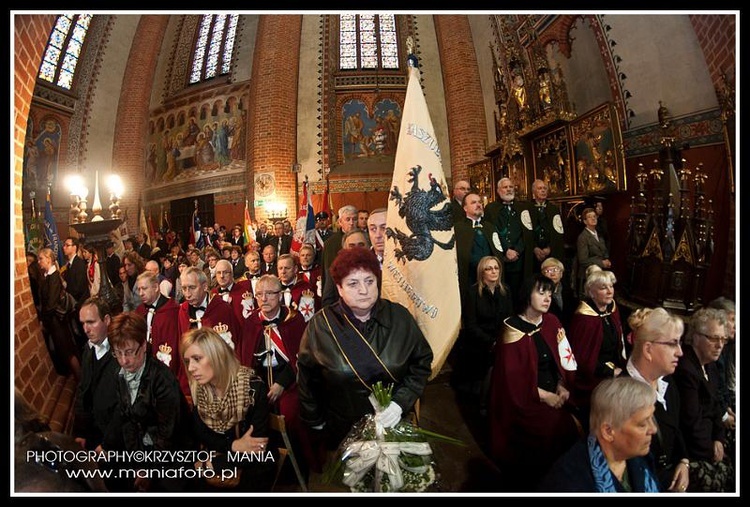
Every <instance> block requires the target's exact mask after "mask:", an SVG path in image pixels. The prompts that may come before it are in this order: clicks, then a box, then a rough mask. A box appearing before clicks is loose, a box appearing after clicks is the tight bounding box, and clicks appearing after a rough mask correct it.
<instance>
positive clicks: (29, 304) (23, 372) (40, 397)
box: [12, 15, 72, 430]
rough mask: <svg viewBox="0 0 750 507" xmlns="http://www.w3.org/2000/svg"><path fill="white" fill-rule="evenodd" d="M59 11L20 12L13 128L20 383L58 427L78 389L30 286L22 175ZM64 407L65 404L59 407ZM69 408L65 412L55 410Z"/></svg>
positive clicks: (23, 392)
mask: <svg viewBox="0 0 750 507" xmlns="http://www.w3.org/2000/svg"><path fill="white" fill-rule="evenodd" d="M55 20H56V16H39V15H34V16H28V15H16V16H14V22H15V27H14V28H15V33H14V41H15V45H14V65H15V75H14V82H13V99H14V101H13V102H14V115H15V125H14V131H13V143H14V144H13V161H14V162H13V183H14V194H13V215H14V216H13V219H14V226H13V230H14V236H13V243H12V244H13V263H14V270H13V284H14V301H13V303H14V305H13V307H14V309H15V312H14V316H13V325H14V350H15V357H14V365H15V372H14V373H15V377H14V383H15V387H16V388H17V389H18V391H19V392H20V394H21V396H22V397H23V399H24V400H25V401H26V402H28V403H29V404H31V406H32V407H33V408H34V409H36V410H37V411H38V412H39V413H40V414H41V415H42V417H43V418H45V419H46V420H50V424H51V425H52V429H54V430H62V429H63V426H64V425H65V421H67V420H68V416H67V413H66V412H67V410H68V409H69V407H70V406H71V400H72V392H71V390H70V389H69V388H67V389H66V380H65V379H63V378H62V377H60V376H59V375H57V373H56V372H55V370H54V368H53V366H52V361H51V359H50V357H49V354H48V352H47V349H46V346H45V344H44V339H43V337H42V330H41V324H40V323H39V321H38V320H37V318H36V310H35V309H34V301H33V298H32V296H31V291H30V289H29V277H28V273H27V270H26V255H25V252H24V247H23V245H24V239H23V212H22V200H21V188H22V185H21V183H22V182H21V178H22V174H23V146H24V142H25V136H26V123H27V118H28V116H29V110H30V107H31V97H32V94H33V91H34V85H35V83H36V75H37V72H38V70H39V63H40V62H41V59H42V52H43V51H44V48H45V45H46V44H47V39H48V37H49V33H50V32H51V31H52V27H53V25H54V23H55ZM58 407H62V408H58ZM59 412H63V413H62V414H60V415H59V417H54V420H51V419H53V413H59Z"/></svg>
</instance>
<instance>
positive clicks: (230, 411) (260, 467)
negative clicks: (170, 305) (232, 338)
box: [180, 327, 274, 491]
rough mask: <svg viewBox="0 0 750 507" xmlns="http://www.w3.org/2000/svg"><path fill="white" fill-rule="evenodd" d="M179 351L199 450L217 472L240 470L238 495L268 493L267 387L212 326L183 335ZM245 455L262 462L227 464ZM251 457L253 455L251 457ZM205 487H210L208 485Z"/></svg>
mask: <svg viewBox="0 0 750 507" xmlns="http://www.w3.org/2000/svg"><path fill="white" fill-rule="evenodd" d="M180 351H181V353H182V357H183V360H184V361H185V370H186V371H187V374H188V380H189V382H190V393H191V396H192V398H193V405H194V408H193V432H194V434H195V436H196V438H197V439H198V442H199V443H200V444H201V446H202V447H203V448H204V449H206V450H209V451H215V452H216V458H215V459H214V460H213V462H212V464H211V465H212V466H213V468H214V469H215V470H218V469H221V468H227V467H231V466H239V467H241V468H242V473H241V480H240V484H239V485H238V486H237V488H236V489H237V491H268V490H269V489H270V486H271V481H272V479H273V471H274V467H273V459H265V457H266V456H267V453H268V452H269V449H268V431H269V427H268V414H269V405H268V387H267V386H266V384H265V382H263V380H261V378H260V377H258V376H257V375H256V374H255V372H254V371H253V370H252V369H251V368H248V367H247V366H242V365H241V364H240V362H239V360H238V359H237V356H236V355H235V353H234V351H233V350H232V349H231V348H229V346H228V345H227V344H226V342H225V341H224V340H223V339H222V338H221V336H220V335H219V334H218V333H217V332H216V331H214V330H213V329H212V328H210V327H201V328H197V329H191V330H190V331H188V332H187V333H185V334H184V335H183V336H182V340H181V343H180ZM229 451H232V452H233V453H248V454H247V456H262V457H263V458H264V459H248V460H243V461H242V462H240V463H237V464H234V463H231V464H230V463H228V462H227V453H228V452H229ZM250 453H255V454H250ZM206 488H207V489H210V487H209V486H208V485H206Z"/></svg>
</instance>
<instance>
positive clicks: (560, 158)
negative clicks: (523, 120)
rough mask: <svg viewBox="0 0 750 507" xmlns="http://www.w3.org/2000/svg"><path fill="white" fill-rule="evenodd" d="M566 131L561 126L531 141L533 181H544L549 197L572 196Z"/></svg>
mask: <svg viewBox="0 0 750 507" xmlns="http://www.w3.org/2000/svg"><path fill="white" fill-rule="evenodd" d="M570 144H571V143H570V137H569V134H568V129H567V128H566V127H565V126H563V127H559V128H556V129H554V130H551V131H549V132H546V133H544V134H542V135H540V136H538V137H536V138H534V139H533V140H532V141H531V150H532V160H533V168H534V179H535V180H537V179H538V180H544V181H545V182H546V183H547V187H548V188H549V197H551V198H552V197H563V196H571V195H573V192H574V188H573V180H572V170H571V167H572V150H571V149H570Z"/></svg>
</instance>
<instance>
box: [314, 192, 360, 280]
mask: <svg viewBox="0 0 750 507" xmlns="http://www.w3.org/2000/svg"><path fill="white" fill-rule="evenodd" d="M356 226H357V208H356V207H355V206H352V205H351V204H347V205H345V206H342V207H341V208H340V209H339V230H338V231H336V232H334V233H333V234H331V235H330V236H329V237H328V239H327V240H326V242H325V245H324V246H323V262H322V266H323V268H322V270H321V275H322V280H323V287H325V282H326V277H327V276H328V268H330V267H331V264H332V263H333V259H335V258H336V254H337V253H339V250H341V248H342V246H341V241H342V240H343V239H344V235H345V234H346V233H347V232H349V231H351V230H353V229H354V228H355V227H356Z"/></svg>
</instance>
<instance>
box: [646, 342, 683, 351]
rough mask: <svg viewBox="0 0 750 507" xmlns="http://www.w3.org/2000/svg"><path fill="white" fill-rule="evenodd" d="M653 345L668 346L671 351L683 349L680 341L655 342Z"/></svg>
mask: <svg viewBox="0 0 750 507" xmlns="http://www.w3.org/2000/svg"><path fill="white" fill-rule="evenodd" d="M651 343H655V344H657V345H666V346H667V347H669V348H670V349H679V348H682V344H681V343H680V340H671V341H667V342H657V341H653V342H651Z"/></svg>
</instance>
